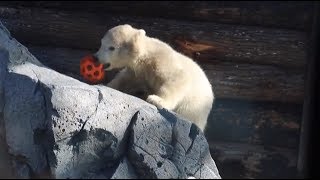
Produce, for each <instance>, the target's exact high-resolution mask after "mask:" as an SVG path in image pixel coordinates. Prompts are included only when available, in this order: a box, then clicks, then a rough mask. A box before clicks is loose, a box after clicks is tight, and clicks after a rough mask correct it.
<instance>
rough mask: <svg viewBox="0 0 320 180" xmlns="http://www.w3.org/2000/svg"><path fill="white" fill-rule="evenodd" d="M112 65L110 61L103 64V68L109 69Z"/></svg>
mask: <svg viewBox="0 0 320 180" xmlns="http://www.w3.org/2000/svg"><path fill="white" fill-rule="evenodd" d="M110 66H111V64H110V63H106V64H103V69H105V70H107V69H108V68H110Z"/></svg>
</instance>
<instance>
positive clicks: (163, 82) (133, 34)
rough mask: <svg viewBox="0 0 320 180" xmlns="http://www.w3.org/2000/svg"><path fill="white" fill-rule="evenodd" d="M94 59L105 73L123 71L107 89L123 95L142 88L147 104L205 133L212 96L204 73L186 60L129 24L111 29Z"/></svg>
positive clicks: (186, 58)
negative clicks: (172, 112)
mask: <svg viewBox="0 0 320 180" xmlns="http://www.w3.org/2000/svg"><path fill="white" fill-rule="evenodd" d="M94 56H95V57H96V58H97V59H98V60H99V62H100V63H102V64H104V66H105V70H107V71H108V70H112V69H121V68H123V70H121V71H120V72H119V73H118V74H117V76H116V77H115V78H114V79H113V80H112V81H111V82H110V83H108V84H107V86H108V87H111V88H114V89H117V90H120V91H123V92H130V91H131V90H133V89H136V88H137V87H141V88H144V90H145V91H146V92H147V94H148V96H147V99H146V101H147V102H149V103H151V104H153V105H155V106H156V107H157V108H159V109H162V108H165V109H168V110H171V111H174V112H176V113H178V114H180V115H181V116H182V117H184V118H186V119H187V120H189V121H191V122H193V123H194V124H196V125H197V126H198V127H199V128H200V129H201V130H202V131H204V129H205V127H206V124H207V118H208V115H209V113H210V111H211V108H212V104H213V101H214V94H213V91H212V87H211V84H210V82H209V80H208V78H207V77H206V75H205V73H204V71H203V70H202V69H201V68H200V66H199V65H198V64H197V63H195V62H194V61H193V60H191V59H190V58H189V57H187V56H184V55H182V54H180V53H179V52H176V51H175V50H174V49H172V48H171V47H170V46H169V45H168V44H166V43H164V42H162V41H160V40H158V39H156V38H152V37H148V36H147V35H146V33H145V31H144V30H143V29H136V28H133V27H132V26H130V25H128V24H125V25H119V26H116V27H114V28H112V29H110V30H109V31H108V32H107V33H106V34H105V36H104V37H103V38H102V40H101V47H100V49H99V50H98V52H97V53H96V54H95V55H94Z"/></svg>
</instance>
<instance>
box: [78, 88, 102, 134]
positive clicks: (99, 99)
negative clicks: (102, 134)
mask: <svg viewBox="0 0 320 180" xmlns="http://www.w3.org/2000/svg"><path fill="white" fill-rule="evenodd" d="M96 89H97V91H98V93H99V94H98V103H97V105H96V109H95V110H94V112H93V113H92V114H91V115H90V116H89V117H88V118H87V119H86V120H85V121H84V123H83V125H82V127H81V129H80V130H79V132H80V131H82V130H83V129H84V126H85V125H86V124H87V122H88V121H89V120H90V119H91V118H92V117H93V116H94V115H96V114H97V111H98V108H99V105H100V103H101V100H102V98H103V95H102V93H101V91H100V89H99V88H96ZM79 132H78V133H79ZM78 133H75V134H74V135H76V134H78Z"/></svg>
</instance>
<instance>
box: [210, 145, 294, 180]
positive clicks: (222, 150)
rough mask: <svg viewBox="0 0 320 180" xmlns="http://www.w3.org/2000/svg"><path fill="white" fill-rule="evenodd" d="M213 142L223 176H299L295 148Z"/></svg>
mask: <svg viewBox="0 0 320 180" xmlns="http://www.w3.org/2000/svg"><path fill="white" fill-rule="evenodd" d="M209 144H210V152H211V156H212V158H213V159H214V161H215V163H216V165H217V167H218V169H219V173H220V175H221V177H222V178H223V179H229V178H230V179H260V178H267V179H274V178H275V179H279V178H284V179H290V178H294V179H296V178H297V171H296V163H297V151H296V150H294V149H288V148H277V147H269V148H266V147H264V146H258V145H250V144H246V143H230V142H229V143H227V142H217V141H211V142H209Z"/></svg>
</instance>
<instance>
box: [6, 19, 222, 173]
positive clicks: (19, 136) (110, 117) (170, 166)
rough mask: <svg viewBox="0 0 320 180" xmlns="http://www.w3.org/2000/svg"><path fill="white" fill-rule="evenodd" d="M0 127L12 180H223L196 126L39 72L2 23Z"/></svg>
mask: <svg viewBox="0 0 320 180" xmlns="http://www.w3.org/2000/svg"><path fill="white" fill-rule="evenodd" d="M0 121H1V122H0V124H2V126H0V128H1V133H3V136H4V137H5V138H4V139H5V143H6V144H7V147H8V149H7V150H8V152H9V154H10V159H11V162H12V163H8V166H10V167H11V168H12V170H13V174H14V176H15V177H17V178H37V177H45V178H47V177H50V178H112V179H118V178H221V177H220V175H219V172H218V169H217V167H216V165H215V162H214V160H213V159H212V157H211V155H210V151H209V145H208V142H207V141H206V139H205V136H204V134H203V133H202V132H201V131H200V130H199V128H197V127H196V126H195V125H194V124H192V123H190V122H189V121H187V120H185V119H182V118H181V117H180V116H179V115H177V114H175V113H173V112H170V111H167V110H165V109H161V110H158V109H157V108H156V107H155V106H153V105H151V104H149V103H147V102H145V101H144V100H142V99H139V98H137V97H134V96H131V95H127V94H124V93H121V92H120V91H117V90H114V89H111V88H108V87H105V86H103V85H88V84H86V83H84V82H81V81H79V80H77V79H74V78H71V77H69V76H66V75H64V74H60V73H58V72H57V71H55V70H53V69H51V68H49V67H46V66H44V65H43V64H42V63H41V62H39V61H38V60H37V59H36V58H35V57H34V56H33V55H32V54H31V53H30V52H29V51H28V50H27V48H26V47H24V46H23V45H21V44H20V43H19V42H17V41H16V40H15V39H14V38H12V37H11V36H10V33H9V32H8V30H7V29H6V28H5V27H4V26H3V25H2V24H0ZM1 148H5V147H1Z"/></svg>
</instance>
